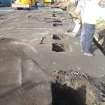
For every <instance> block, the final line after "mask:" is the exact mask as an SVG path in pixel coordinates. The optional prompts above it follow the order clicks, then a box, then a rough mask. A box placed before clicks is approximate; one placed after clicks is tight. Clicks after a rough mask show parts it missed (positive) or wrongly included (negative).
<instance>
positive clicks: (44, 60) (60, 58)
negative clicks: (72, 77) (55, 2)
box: [0, 7, 105, 77]
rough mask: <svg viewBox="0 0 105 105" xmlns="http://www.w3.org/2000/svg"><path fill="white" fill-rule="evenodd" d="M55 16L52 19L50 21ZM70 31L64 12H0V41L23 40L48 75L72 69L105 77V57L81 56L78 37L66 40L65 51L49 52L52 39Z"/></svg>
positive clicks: (98, 51) (39, 9)
mask: <svg viewBox="0 0 105 105" xmlns="http://www.w3.org/2000/svg"><path fill="white" fill-rule="evenodd" d="M54 14H55V15H56V16H55V17H53V15H54ZM54 19H55V20H56V21H55V20H54ZM58 20H59V21H58ZM54 23H56V26H54ZM72 27H73V23H72V20H71V19H70V17H68V14H67V13H66V11H63V10H61V9H55V8H50V7H41V8H37V9H32V10H12V11H11V12H10V11H9V12H8V11H7V12H0V37H6V38H16V39H22V40H24V41H27V42H29V43H31V44H32V45H33V46H34V47H35V48H36V50H37V53H38V59H37V62H38V63H39V64H40V65H41V66H42V67H43V68H44V69H46V71H47V72H52V71H54V70H66V71H67V70H71V69H73V70H76V71H77V70H78V71H82V72H85V73H88V74H89V75H91V76H93V77H101V76H104V75H105V56H104V55H103V54H102V52H101V51H100V50H99V49H98V48H96V49H95V51H94V53H95V56H93V57H87V56H84V55H83V54H82V53H81V49H80V43H79V37H75V38H73V37H69V39H68V40H67V43H68V44H69V50H68V51H65V52H54V51H52V35H53V34H64V32H66V31H67V29H69V28H72ZM42 38H45V41H44V43H43V44H40V42H41V40H42Z"/></svg>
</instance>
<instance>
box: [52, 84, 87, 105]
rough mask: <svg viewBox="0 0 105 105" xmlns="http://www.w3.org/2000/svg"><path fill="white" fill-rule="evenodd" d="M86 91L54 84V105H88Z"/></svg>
mask: <svg viewBox="0 0 105 105" xmlns="http://www.w3.org/2000/svg"><path fill="white" fill-rule="evenodd" d="M85 95H86V89H85V87H84V86H83V87H81V88H79V89H78V90H74V89H73V88H71V87H67V86H66V85H61V84H59V83H52V105H86V104H85V102H86V99H85V98H86V96H85Z"/></svg>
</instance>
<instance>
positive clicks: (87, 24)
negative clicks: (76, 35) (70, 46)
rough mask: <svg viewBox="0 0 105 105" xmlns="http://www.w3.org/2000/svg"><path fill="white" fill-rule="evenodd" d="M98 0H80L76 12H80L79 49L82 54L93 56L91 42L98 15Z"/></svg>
mask: <svg viewBox="0 0 105 105" xmlns="http://www.w3.org/2000/svg"><path fill="white" fill-rule="evenodd" d="M98 2H99V0H80V1H79V2H78V5H77V9H76V12H78V13H79V12H80V15H81V21H82V29H81V35H80V44H81V49H82V52H83V54H84V55H87V56H93V52H92V50H93V49H92V43H93V36H94V33H95V29H96V20H97V17H98V14H97V12H98V10H99V6H98Z"/></svg>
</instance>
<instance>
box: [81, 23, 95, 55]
mask: <svg viewBox="0 0 105 105" xmlns="http://www.w3.org/2000/svg"><path fill="white" fill-rule="evenodd" d="M94 33H95V25H92V24H87V23H84V24H83V25H82V30H81V37H80V42H81V48H82V51H83V53H84V54H85V55H86V54H91V53H92V41H93V35H94Z"/></svg>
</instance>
